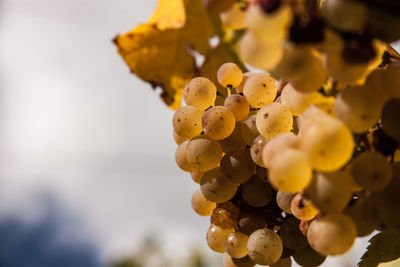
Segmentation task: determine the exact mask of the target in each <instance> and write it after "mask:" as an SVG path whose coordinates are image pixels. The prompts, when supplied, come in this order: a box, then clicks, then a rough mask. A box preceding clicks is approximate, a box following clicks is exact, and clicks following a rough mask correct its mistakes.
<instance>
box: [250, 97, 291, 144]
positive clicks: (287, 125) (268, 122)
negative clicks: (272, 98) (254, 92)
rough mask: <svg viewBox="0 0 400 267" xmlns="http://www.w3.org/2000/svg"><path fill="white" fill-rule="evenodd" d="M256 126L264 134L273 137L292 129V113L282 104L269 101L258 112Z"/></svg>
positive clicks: (266, 136)
mask: <svg viewBox="0 0 400 267" xmlns="http://www.w3.org/2000/svg"><path fill="white" fill-rule="evenodd" d="M256 126H257V129H258V131H259V132H260V134H261V135H262V136H264V137H265V138H269V139H272V138H273V137H275V136H277V135H278V134H280V133H285V132H290V131H291V130H292V127H293V117H292V113H290V111H289V109H288V108H286V107H285V106H283V105H282V104H279V103H269V104H267V105H265V106H263V107H262V108H261V109H260V110H259V111H258V112H257V117H256Z"/></svg>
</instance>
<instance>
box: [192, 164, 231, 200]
mask: <svg viewBox="0 0 400 267" xmlns="http://www.w3.org/2000/svg"><path fill="white" fill-rule="evenodd" d="M200 189H201V192H202V193H203V196H204V197H205V198H207V199H208V200H210V201H212V202H215V203H223V202H226V201H228V200H230V199H231V198H232V197H233V196H234V195H235V194H236V190H237V185H235V184H232V183H231V182H229V180H228V179H227V178H226V177H225V176H223V175H222V174H221V170H220V169H219V168H216V169H213V170H211V171H208V172H205V173H204V175H203V178H201V181H200Z"/></svg>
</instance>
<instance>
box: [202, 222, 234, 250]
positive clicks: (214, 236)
mask: <svg viewBox="0 0 400 267" xmlns="http://www.w3.org/2000/svg"><path fill="white" fill-rule="evenodd" d="M234 231H235V229H233V228H232V229H222V228H220V227H218V226H216V225H214V224H212V225H211V226H210V227H209V228H208V231H207V235H206V240H207V245H208V246H209V248H211V249H212V250H214V251H215V252H220V253H224V252H225V240H226V239H227V238H228V236H229V234H231V233H233V232H234Z"/></svg>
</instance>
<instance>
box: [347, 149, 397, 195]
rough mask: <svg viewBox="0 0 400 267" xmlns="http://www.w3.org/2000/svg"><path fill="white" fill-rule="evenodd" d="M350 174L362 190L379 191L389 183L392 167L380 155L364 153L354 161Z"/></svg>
mask: <svg viewBox="0 0 400 267" xmlns="http://www.w3.org/2000/svg"><path fill="white" fill-rule="evenodd" d="M351 173H352V175H353V177H354V180H355V182H356V183H357V184H358V185H360V186H361V187H362V188H365V189H367V190H372V191H379V190H382V189H383V188H385V187H386V186H387V185H388V184H389V183H390V180H391V179H392V166H391V165H390V163H389V162H388V161H387V160H386V158H385V157H384V156H383V155H382V154H380V153H377V152H369V151H366V152H364V153H361V154H360V155H359V156H358V157H357V158H355V159H354V161H353V163H352V171H351Z"/></svg>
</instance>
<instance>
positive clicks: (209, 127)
mask: <svg viewBox="0 0 400 267" xmlns="http://www.w3.org/2000/svg"><path fill="white" fill-rule="evenodd" d="M235 121H236V120H235V116H234V115H233V113H232V112H231V111H230V110H229V109H227V108H226V107H224V106H214V107H211V108H210V109H208V110H207V111H206V112H205V113H204V115H203V117H202V119H201V125H202V126H203V129H204V133H205V134H206V135H207V136H208V137H209V138H211V139H214V140H222V139H224V138H227V137H228V136H229V135H230V134H231V133H232V132H233V130H234V129H235Z"/></svg>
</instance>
